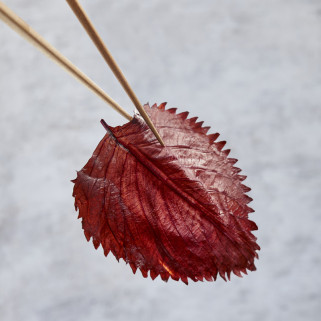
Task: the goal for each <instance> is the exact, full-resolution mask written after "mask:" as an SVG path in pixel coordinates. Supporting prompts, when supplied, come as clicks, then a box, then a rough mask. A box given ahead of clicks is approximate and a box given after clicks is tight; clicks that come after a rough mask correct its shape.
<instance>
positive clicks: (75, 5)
mask: <svg viewBox="0 0 321 321" xmlns="http://www.w3.org/2000/svg"><path fill="white" fill-rule="evenodd" d="M66 1H67V2H68V4H69V6H70V8H71V9H72V11H73V12H74V13H75V15H76V16H77V18H78V20H79V22H80V23H81V24H82V26H83V27H84V29H85V30H86V32H87V33H88V35H89V37H90V38H91V40H92V41H93V43H94V44H95V45H96V47H97V49H98V50H99V52H100V54H101V55H102V56H103V58H104V59H105V61H106V62H107V64H108V66H109V67H110V69H111V70H112V72H113V73H114V75H115V76H116V78H117V79H118V81H119V82H120V84H121V85H122V87H123V88H124V90H125V91H126V93H127V95H128V96H129V98H130V99H131V101H132V102H133V104H134V105H135V107H136V108H137V109H138V111H139V113H140V114H141V116H142V117H143V118H144V120H145V122H146V123H147V125H148V126H149V128H150V129H151V130H152V132H153V133H154V135H155V136H156V138H157V139H158V141H159V142H160V144H161V145H162V146H165V145H164V142H163V140H162V138H161V136H160V135H159V133H158V131H157V129H156V128H155V126H154V124H153V122H152V121H151V119H150V118H149V116H148V114H147V113H146V111H145V110H144V108H143V107H142V104H141V103H140V102H139V100H138V98H137V96H136V95H135V93H134V91H133V89H132V88H131V87H130V85H129V83H128V81H127V79H126V78H125V76H124V74H123V73H122V71H121V69H120V68H119V66H118V64H117V63H116V61H115V59H114V58H113V56H112V55H111V53H110V51H109V50H108V48H107V47H106V45H105V44H104V42H103V40H102V39H101V37H100V36H99V34H98V32H97V30H96V29H95V27H94V25H93V24H92V22H91V21H90V19H89V17H88V15H87V14H86V12H85V10H84V9H83V8H82V6H81V5H80V3H79V2H78V0H66Z"/></svg>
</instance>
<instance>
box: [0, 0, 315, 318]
mask: <svg viewBox="0 0 321 321" xmlns="http://www.w3.org/2000/svg"><path fill="white" fill-rule="evenodd" d="M4 2H5V3H6V4H7V5H8V6H10V7H11V8H12V9H13V10H14V11H15V12H17V13H18V14H19V15H20V16H21V17H23V18H24V19H25V20H26V21H27V22H28V23H29V24H30V25H31V26H32V27H34V28H35V29H36V30H37V31H38V32H39V33H40V34H41V35H43V36H44V37H45V38H46V39H47V40H48V41H49V42H51V43H52V44H53V45H54V46H56V47H57V48H58V49H59V50H60V51H61V52H62V53H63V54H65V55H66V56H67V57H68V58H69V59H71V60H72V61H73V62H74V63H75V64H76V65H77V66H79V67H80V68H81V69H82V70H83V71H84V72H86V73H87V74H88V75H89V76H91V77H92V78H93V79H94V80H95V81H96V82H97V83H99V84H100V85H101V86H102V87H103V88H104V89H105V90H106V91H107V92H108V93H109V94H110V95H111V96H112V97H113V98H114V99H115V100H117V101H118V102H119V103H120V104H121V105H123V106H124V107H125V108H126V109H127V110H128V111H129V112H132V111H133V108H132V105H131V103H130V101H129V99H128V98H127V97H126V95H125V94H124V93H123V91H122V89H121V88H120V86H119V85H118V83H117V81H116V80H115V79H114V77H113V75H112V74H111V72H110V71H109V70H108V68H107V67H105V65H104V62H103V60H102V59H101V58H100V56H99V55H98V53H97V51H96V49H95V48H94V47H93V45H92V44H91V42H90V40H89V39H88V37H87V35H86V34H85V32H84V31H83V30H82V28H81V27H80V25H79V23H78V21H77V20H76V19H75V17H74V16H73V14H72V12H71V10H70V9H69V7H68V6H67V4H66V3H65V1H62V0H61V1H40V0H10V1H9V0H6V1H4ZM82 3H83V5H84V6H85V8H86V9H87V10H88V14H89V15H90V17H91V18H92V19H93V21H94V23H95V25H96V26H97V28H98V30H99V31H100V33H101V35H102V37H103V38H104V40H105V41H106V43H107V44H108V46H109V48H110V50H111V51H112V53H113V54H114V56H115V57H116V58H117V61H118V62H119V64H120V65H121V67H122V69H123V71H124V73H125V75H126V76H127V77H128V79H129V81H130V83H131V84H132V85H133V87H134V89H135V91H136V92H137V95H138V96H139V97H140V99H141V101H142V102H147V101H149V102H150V103H154V102H158V103H160V102H163V101H167V102H168V103H169V105H170V106H172V107H178V108H179V110H180V111H185V110H188V111H190V115H191V116H199V118H200V119H201V120H205V124H206V125H208V126H212V132H216V131H218V132H220V133H221V137H222V139H226V140H227V142H228V144H227V147H228V148H231V149H232V153H231V155H232V157H236V158H238V159H239V163H238V164H239V167H241V168H242V169H243V173H244V174H246V175H248V179H247V180H246V183H247V185H249V186H250V187H252V189H253V190H252V192H251V193H250V196H252V197H253V198H254V201H253V203H252V207H253V208H254V209H255V210H256V212H255V213H254V214H252V219H253V220H255V221H256V222H257V224H258V226H259V231H257V232H256V235H257V236H258V242H259V244H260V246H261V248H262V250H261V251H260V259H259V261H257V263H256V265H257V269H258V270H257V271H256V272H253V273H250V274H249V275H248V276H246V277H244V278H237V277H235V276H233V277H232V281H231V282H228V283H225V282H224V281H223V280H218V281H217V282H215V283H201V282H199V283H193V282H192V283H191V284H190V285H188V286H186V285H184V284H183V283H177V282H174V281H169V282H168V283H164V282H162V281H160V280H158V279H157V280H155V281H151V279H143V277H142V276H141V275H140V273H139V274H137V275H133V274H132V272H131V269H130V268H129V266H126V265H125V264H124V262H123V261H122V262H120V263H118V262H117V261H116V260H115V258H114V257H112V256H109V257H108V258H105V257H104V256H103V253H102V250H101V249H99V250H97V251H95V250H94V248H93V246H92V244H91V243H87V242H86V240H85V237H84V235H83V232H82V229H81V224H80V221H79V220H77V214H76V213H75V212H74V208H73V198H72V196H71V193H72V187H73V185H72V184H71V183H70V180H71V179H73V178H74V177H75V170H79V169H81V168H82V167H83V165H84V164H85V163H86V161H87V160H88V158H89V157H90V156H91V154H92V152H93V150H94V148H95V147H96V145H97V144H98V142H99V141H100V139H101V138H102V137H103V135H104V129H103V128H102V126H101V125H100V123H99V120H100V118H104V119H105V120H106V121H107V122H108V123H109V124H111V125H118V124H122V123H124V122H125V120H124V119H122V118H121V116H119V115H118V114H116V112H114V111H113V110H111V109H110V108H109V107H108V106H106V105H105V103H104V102H102V101H100V99H99V98H96V97H95V96H94V95H93V94H91V92H89V91H88V90H87V89H86V88H85V87H83V86H82V85H80V84H79V83H78V82H77V81H75V80H74V79H72V78H71V77H70V76H69V75H67V74H66V73H65V72H64V71H62V70H61V69H60V68H58V67H57V66H56V65H55V64H53V63H52V62H51V61H49V60H48V59H47V58H46V57H44V56H43V55H42V54H41V53H39V52H38V51H37V50H36V49H34V48H33V47H31V46H30V45H29V44H28V43H26V42H25V41H24V40H22V39H21V38H20V36H18V35H16V34H15V33H14V32H13V31H12V30H10V29H9V28H8V27H7V26H5V25H4V24H3V23H2V22H1V23H0V111H1V114H0V137H1V139H0V181H1V185H0V195H1V196H0V211H1V212H0V316H1V317H0V319H1V320H5V321H6V320H10V321H11V320H25V321H27V320H28V321H29V320H48V321H51V320H53V321H56V320H62V321H66V320H78V321H81V320H86V321H87V320H95V321H99V320H186V321H189V320H191V321H192V320H193V321H194V320H202V321H208V320H240V321H242V320H260V321H263V320H273V321H274V320H292V321H293V320H319V319H320V313H321V290H320V289H321V277H320V268H321V251H320V246H321V209H320V208H321V206H320V202H321V175H320V174H321V165H320V162H321V151H320V146H321V123H320V121H321V108H320V102H321V88H320V87H321V2H320V1H319V0H291V1H290V0H243V1H237V0H217V1H209V0H208V1H206V0H204V1H202V0H200V1H196V0H194V1H191V0H190V1H188V0H179V1H178V0H177V1H170V0H148V1H147V0H141V1H129V0H118V1H113V0H111V1H106V0H104V1H103V0H91V1H89V0H87V1H86V0H83V1H82Z"/></svg>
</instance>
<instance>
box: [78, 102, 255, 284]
mask: <svg viewBox="0 0 321 321" xmlns="http://www.w3.org/2000/svg"><path fill="white" fill-rule="evenodd" d="M144 108H145V109H146V112H147V113H148V114H149V116H150V117H151V119H152V121H153V123H154V124H155V126H156V128H157V130H158V131H159V133H160V135H161V136H162V138H163V140H164V142H165V145H166V147H165V148H164V147H162V146H161V145H160V144H159V143H158V142H157V140H156V138H155V137H154V135H153V134H152V132H151V131H150V129H149V128H148V127H147V125H146V124H145V123H144V121H143V120H142V119H141V118H140V117H139V116H137V115H136V116H135V117H134V118H133V120H132V121H130V122H129V123H127V124H125V125H123V126H118V127H114V128H113V127H109V126H108V125H107V124H106V125H105V127H106V129H107V134H106V135H105V137H104V138H103V139H102V141H101V142H100V143H99V145H98V146H97V148H96V150H95V152H94V154H93V156H92V157H91V158H90V160H89V161H88V163H87V164H86V165H85V167H84V168H83V169H82V170H81V171H79V172H78V173H77V178H76V179H75V180H74V181H73V182H74V183H75V185H74V191H73V196H74V197H75V207H76V209H79V217H81V218H82V226H83V229H84V233H85V235H86V238H87V240H88V241H89V240H90V238H91V237H92V240H93V244H94V246H95V248H98V247H99V245H102V247H103V249H104V253H105V255H106V256H107V255H108V253H109V252H110V251H111V252H112V253H113V254H114V256H115V257H116V258H117V260H119V259H120V258H123V259H124V260H125V262H126V263H129V264H130V266H131V268H132V270H133V272H134V273H135V272H136V270H137V269H138V268H139V269H140V270H141V272H142V275H143V276H144V277H147V276H148V271H149V272H150V276H151V278H152V279H155V278H156V277H157V276H158V275H160V276H161V278H162V279H163V280H164V281H167V280H168V278H169V277H171V278H172V279H174V280H179V279H181V280H182V281H183V282H185V283H186V284H187V283H188V278H190V279H192V280H193V281H198V280H203V279H206V280H208V281H212V280H213V279H214V280H216V277H217V274H220V276H221V277H222V278H223V279H225V280H226V276H227V277H228V278H230V274H231V272H234V273H235V274H236V275H238V276H241V272H242V273H247V272H246V270H250V271H254V270H255V269H256V268H255V265H254V259H255V258H257V257H258V255H257V253H256V251H257V250H259V249H260V248H259V246H258V245H257V244H256V237H255V236H254V235H253V234H252V233H251V231H253V230H256V229H257V226H256V224H255V223H254V222H252V221H250V220H249V219H248V214H249V213H251V212H253V210H252V209H251V208H250V207H249V206H248V205H247V204H248V203H249V202H250V201H251V200H252V199H251V198H250V197H249V196H247V195H246V194H245V193H246V192H248V191H249V190H250V189H249V188H248V187H246V186H245V185H243V184H242V181H243V180H244V179H245V178H246V177H245V176H242V175H239V172H240V169H239V168H236V167H234V166H233V165H234V164H235V162H236V161H237V160H235V159H232V158H227V156H228V154H229V150H223V147H224V145H225V142H216V139H217V138H218V136H219V134H211V135H207V134H206V133H207V131H208V129H209V128H208V127H202V122H196V119H197V118H190V119H187V116H188V113H187V112H184V113H180V114H176V109H167V110H166V109H165V104H161V105H160V106H156V105H154V106H152V107H149V105H145V106H144Z"/></svg>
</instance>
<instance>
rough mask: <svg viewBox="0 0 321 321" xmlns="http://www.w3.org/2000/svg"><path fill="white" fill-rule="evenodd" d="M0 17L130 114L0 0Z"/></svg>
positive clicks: (112, 103) (101, 96) (103, 96)
mask: <svg viewBox="0 0 321 321" xmlns="http://www.w3.org/2000/svg"><path fill="white" fill-rule="evenodd" d="M0 19H1V20H3V21H4V22H5V23H7V24H8V25H9V26H10V27H11V28H12V29H14V30H15V31H16V32H18V33H19V34H20V35H21V36H22V37H23V38H24V39H26V40H27V41H29V42H30V43H32V44H33V45H34V46H36V47H37V48H38V49H40V50H41V51H42V52H43V53H44V54H46V55H47V56H48V57H49V58H51V59H52V60H53V61H54V62H56V63H57V64H58V65H59V66H61V67H62V68H64V69H65V70H66V71H68V72H69V73H70V74H71V75H72V76H74V77H75V78H76V79H78V80H79V81H80V82H81V83H82V84H84V85H85V86H87V87H88V88H89V89H90V90H92V91H93V92H94V93H95V94H96V95H98V96H99V97H100V98H102V99H103V100H104V101H105V102H107V103H108V104H109V105H110V106H111V107H113V108H114V109H115V110H116V111H117V112H119V113H120V114H121V115H122V116H124V117H125V118H127V119H128V120H131V119H132V116H131V115H130V114H128V113H127V112H126V111H125V110H124V109H123V108H122V107H120V106H119V105H118V104H117V103H116V102H115V101H114V100H113V99H112V98H111V97H110V96H108V95H107V94H106V93H105V92H104V91H103V90H102V89H101V88H100V87H99V86H98V85H96V84H95V83H94V82H93V81H92V80H91V79H90V78H89V77H88V76H86V75H85V74H84V73H83V72H82V71H80V70H79V69H78V68H77V67H76V66H75V65H73V64H72V63H71V62H70V61H69V60H68V59H67V58H66V57H64V56H63V55H62V54H61V53H60V52H59V51H58V50H57V49H55V48H54V47H53V46H52V45H50V44H49V43H48V42H47V41H46V40H45V39H44V38H42V37H41V36H40V35H39V34H38V33H37V32H36V31H34V30H33V29H32V28H31V27H30V26H29V25H28V24H27V23H26V22H24V21H23V20H22V19H21V18H20V17H18V16H17V15H16V14H15V13H14V12H13V11H12V10H11V9H9V8H8V7H7V6H6V5H5V4H4V3H2V2H1V1H0Z"/></svg>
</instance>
